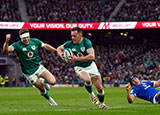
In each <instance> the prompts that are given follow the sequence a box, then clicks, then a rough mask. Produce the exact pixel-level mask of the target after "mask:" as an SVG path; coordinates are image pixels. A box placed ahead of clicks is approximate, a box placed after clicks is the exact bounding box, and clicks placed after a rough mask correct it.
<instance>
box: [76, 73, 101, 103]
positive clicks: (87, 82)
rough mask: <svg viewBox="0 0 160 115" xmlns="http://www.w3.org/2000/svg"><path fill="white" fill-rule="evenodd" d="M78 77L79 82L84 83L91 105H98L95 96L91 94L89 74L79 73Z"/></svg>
mask: <svg viewBox="0 0 160 115" xmlns="http://www.w3.org/2000/svg"><path fill="white" fill-rule="evenodd" d="M79 77H80V79H81V80H83V81H84V82H85V88H86V90H87V91H88V93H89V95H90V98H91V101H92V103H93V104H95V105H96V104H98V103H99V102H98V100H97V98H96V96H95V94H94V93H93V88H92V83H91V78H90V76H89V74H88V73H87V72H86V71H81V72H80V73H79Z"/></svg>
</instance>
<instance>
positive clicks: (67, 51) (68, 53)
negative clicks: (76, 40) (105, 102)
mask: <svg viewBox="0 0 160 115" xmlns="http://www.w3.org/2000/svg"><path fill="white" fill-rule="evenodd" d="M63 56H64V61H65V62H66V63H69V62H68V59H69V58H70V56H73V52H72V50H71V49H70V48H65V49H64V50H63Z"/></svg>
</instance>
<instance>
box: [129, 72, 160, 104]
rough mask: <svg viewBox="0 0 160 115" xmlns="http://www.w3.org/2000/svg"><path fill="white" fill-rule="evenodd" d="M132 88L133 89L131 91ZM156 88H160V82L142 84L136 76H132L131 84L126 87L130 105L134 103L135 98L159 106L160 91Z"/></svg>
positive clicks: (144, 82) (130, 78) (143, 82)
mask: <svg viewBox="0 0 160 115" xmlns="http://www.w3.org/2000/svg"><path fill="white" fill-rule="evenodd" d="M130 87H132V90H131V91H130ZM156 87H160V80H158V81H141V82H140V80H139V79H138V78H137V77H136V76H135V75H132V76H130V77H129V83H128V84H127V85H126V91H127V100H128V102H129V103H133V101H134V100H135V98H136V97H138V98H141V99H144V100H147V101H150V102H152V103H153V104H159V102H160V91H159V90H157V89H155V88H156Z"/></svg>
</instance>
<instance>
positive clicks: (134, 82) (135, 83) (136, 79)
mask: <svg viewBox="0 0 160 115" xmlns="http://www.w3.org/2000/svg"><path fill="white" fill-rule="evenodd" d="M132 83H133V84H134V85H140V81H139V79H138V78H136V77H135V78H134V79H133V80H132Z"/></svg>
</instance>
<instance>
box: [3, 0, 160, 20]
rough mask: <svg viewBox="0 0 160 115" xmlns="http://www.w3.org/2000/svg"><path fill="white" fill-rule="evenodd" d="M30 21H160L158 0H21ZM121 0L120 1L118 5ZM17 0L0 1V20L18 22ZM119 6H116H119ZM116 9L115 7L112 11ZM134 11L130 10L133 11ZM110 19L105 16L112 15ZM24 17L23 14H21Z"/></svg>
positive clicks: (19, 14) (19, 16)
mask: <svg viewBox="0 0 160 115" xmlns="http://www.w3.org/2000/svg"><path fill="white" fill-rule="evenodd" d="M24 1H25V2H24V5H25V6H26V11H24V12H26V14H27V15H28V17H27V18H29V19H28V20H29V21H31V22H104V21H108V20H109V21H145V20H147V21H151V20H152V21H154V20H160V7H159V6H160V1H159V0H91V1H87V2H86V1H85V0H80V1H79V0H24ZM122 1H124V3H123V4H122V6H119V5H118V4H120V3H121V2H122ZM18 2H19V1H18V0H1V1H0V4H1V6H0V21H22V19H21V16H22V14H21V13H24V12H20V10H22V9H20V8H19V6H20V5H19V4H21V3H18ZM119 7H120V8H119ZM116 9H118V10H117V11H116ZM133 11H134V12H133ZM112 14H115V15H113V17H111V19H109V17H110V16H111V15H112ZM25 18H26V17H25Z"/></svg>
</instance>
